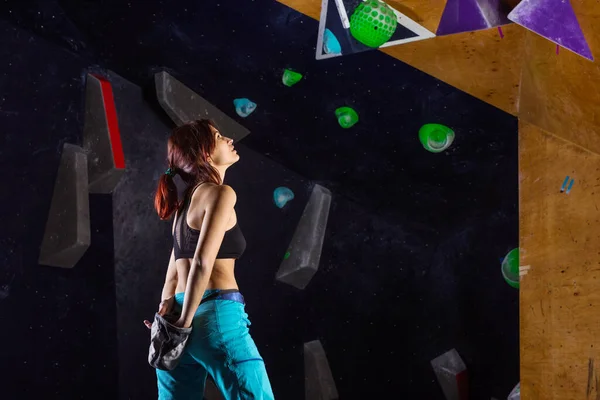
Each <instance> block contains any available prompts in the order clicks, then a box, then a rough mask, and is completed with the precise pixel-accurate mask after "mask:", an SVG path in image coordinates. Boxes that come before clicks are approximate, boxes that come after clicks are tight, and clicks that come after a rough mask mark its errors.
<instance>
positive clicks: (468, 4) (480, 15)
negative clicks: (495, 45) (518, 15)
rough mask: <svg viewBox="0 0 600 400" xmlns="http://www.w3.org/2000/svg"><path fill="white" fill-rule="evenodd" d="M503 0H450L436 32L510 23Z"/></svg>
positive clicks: (441, 32)
mask: <svg viewBox="0 0 600 400" xmlns="http://www.w3.org/2000/svg"><path fill="white" fill-rule="evenodd" d="M509 11H510V10H509V9H507V8H506V5H505V4H504V2H503V1H502V0H448V1H447V3H446V7H445V8H444V12H443V14H442V19H441V20H440V24H439V26H438V30H437V32H436V34H437V35H438V36H442V35H451V34H453V33H461V32H470V31H477V30H480V29H487V28H493V27H495V26H500V25H506V24H509V23H510V21H509V20H508V18H507V14H508V12H509Z"/></svg>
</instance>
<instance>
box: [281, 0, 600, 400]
mask: <svg viewBox="0 0 600 400" xmlns="http://www.w3.org/2000/svg"><path fill="white" fill-rule="evenodd" d="M280 1H281V2H282V3H284V4H288V5H289V6H290V7H292V8H294V9H296V10H299V11H301V12H303V13H305V14H306V15H309V16H311V17H313V18H318V16H319V14H318V10H319V7H320V4H319V1H318V0H311V1H294V0H280ZM398 3H401V4H398ZM477 3H484V2H476V1H468V0H464V1H463V0H460V1H459V0H447V1H446V2H444V1H439V2H425V3H424V2H411V1H406V2H396V1H389V2H388V4H390V5H392V6H395V7H398V10H402V12H403V13H404V14H407V15H409V16H411V18H413V19H414V20H416V21H418V22H419V23H421V24H423V26H426V27H428V28H429V29H437V32H436V33H437V34H438V36H437V37H435V38H433V39H430V40H423V41H418V42H414V43H408V44H405V45H399V46H394V47H389V48H383V49H381V51H383V52H385V53H386V54H389V55H390V56H392V57H395V58H397V59H399V60H401V61H404V62H406V63H408V64H410V65H412V66H414V67H415V68H418V69H420V70H422V71H424V72H426V73H428V74H430V75H432V76H435V77H437V78H439V79H441V80H443V81H445V82H447V83H449V84H451V85H453V86H455V87H457V88H459V89H461V90H464V91H466V92H467V93H469V94H472V95H473V96H476V97H477V98H479V99H481V100H483V101H486V102H488V103H490V104H492V105H494V106H496V107H498V108H500V109H502V110H504V111H506V112H508V113H511V114H513V115H516V116H518V117H519V119H520V120H521V124H520V149H519V157H520V166H519V171H520V172H519V176H520V198H521V203H520V204H521V209H520V215H521V227H520V232H521V233H520V236H521V239H520V244H519V246H520V249H521V263H522V264H525V265H524V266H523V271H522V274H524V275H525V274H528V275H525V276H526V278H525V282H522V285H521V378H522V382H521V384H522V385H521V386H522V388H523V393H524V398H540V399H541V398H543V399H546V398H557V399H558V398H560V399H563V398H564V399H567V398H582V397H583V396H584V395H587V396H590V395H592V394H593V395H595V393H596V392H595V391H597V388H596V386H597V373H596V372H595V367H594V360H595V357H597V350H595V349H594V344H596V347H598V342H597V340H595V339H594V338H595V337H598V325H597V324H596V323H595V319H596V318H595V317H594V316H593V315H594V314H593V310H594V309H595V307H597V306H598V298H597V296H595V294H594V293H595V292H596V291H597V290H596V286H597V285H596V284H595V283H594V282H596V281H595V271H594V269H593V268H592V267H591V265H595V264H596V263H597V262H596V261H597V259H598V257H597V254H595V252H585V251H582V249H583V248H590V249H591V248H593V243H595V241H596V240H597V229H596V228H595V224H594V223H593V221H594V220H595V217H594V215H595V214H596V213H597V207H596V206H594V204H595V198H597V196H596V193H595V190H594V189H593V187H594V185H593V184H592V182H594V180H595V177H596V176H597V175H598V174H597V172H596V171H597V162H598V161H597V159H596V156H595V155H594V154H592V153H596V154H600V145H599V144H598V143H600V141H599V140H598V138H599V132H600V126H599V122H598V118H597V116H596V114H597V110H598V107H599V106H600V97H598V96H599V95H598V90H595V89H594V88H596V87H598V85H599V84H600V68H598V65H597V62H595V61H594V57H593V54H594V53H596V55H597V54H598V52H600V30H598V29H597V27H595V21H596V20H597V18H598V17H599V16H600V5H599V4H598V3H597V2H595V1H591V0H571V1H562V2H552V1H545V0H523V1H522V2H519V1H511V2H507V4H506V6H507V7H508V10H506V11H510V10H512V12H511V13H510V14H507V13H502V15H492V17H493V18H486V23H488V24H489V27H487V29H485V28H486V26H485V24H483V25H482V24H480V25H479V26H478V25H477V24H476V23H475V21H474V20H473V19H470V20H469V19H461V16H460V12H459V8H458V6H459V5H460V6H461V7H462V9H463V10H465V9H468V8H469V7H472V6H473V5H476V4H477ZM490 4H491V2H490ZM495 4H498V3H495ZM400 7H403V8H400ZM407 9H408V10H410V11H407ZM448 12H454V13H455V14H453V15H454V16H455V18H452V19H449V20H445V19H444V18H445V16H447V15H448V14H446V13H448ZM507 19H508V21H507ZM490 21H495V23H489V22H490ZM511 22H515V23H512V24H511ZM507 23H508V24H507ZM465 27H466V28H465ZM482 28H484V29H482ZM463 30H465V31H464V32H463ZM461 32H462V33H461ZM450 33H454V34H450ZM559 45H560V46H559ZM567 49H569V50H571V51H569V50H567ZM575 160H577V161H575ZM563 175H565V176H564V177H563ZM563 179H564V181H563ZM551 182H553V183H551ZM554 182H555V183H554ZM563 182H564V183H565V186H567V185H568V186H567V187H566V188H562V190H561V186H560V184H562V183H563ZM578 182H579V185H580V186H579V187H580V190H584V191H585V194H584V193H581V194H580V196H582V198H581V199H578V200H573V198H572V197H571V198H570V197H569V196H572V193H574V192H572V191H573V190H575V189H574V188H573V187H577V185H578ZM583 185H585V186H583ZM557 196H558V197H557ZM575 210H580V211H575ZM573 213H575V214H573ZM567 227H568V228H567ZM567 230H568V231H569V235H570V236H568V237H567V236H565V237H564V239H563V238H562V235H567V233H566V231H567ZM542 254H543V255H542ZM567 254H569V255H568V256H567ZM542 259H543V261H542ZM530 260H536V262H535V263H536V264H538V267H537V271H535V272H533V269H534V268H535V267H534V265H533V264H532V263H531V262H530ZM567 260H569V261H567ZM540 263H541V264H543V265H544V267H543V269H542V268H540V267H539V264H540ZM530 264H531V265H530ZM565 264H569V268H566V267H564V265H565ZM561 265H563V266H561ZM567 273H569V274H570V275H566V274H567ZM532 274H533V276H531V275H532ZM582 281H584V282H586V284H585V285H584V289H578V286H577V285H582V283H581V282H582ZM581 296H584V297H583V298H585V300H584V299H583V298H582V297H581ZM594 342H595V343H594Z"/></svg>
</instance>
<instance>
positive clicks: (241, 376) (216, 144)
mask: <svg viewBox="0 0 600 400" xmlns="http://www.w3.org/2000/svg"><path fill="white" fill-rule="evenodd" d="M167 151H168V163H169V169H167V171H166V172H165V174H164V175H163V176H162V177H161V178H160V182H159V184H158V190H157V192H156V197H155V200H154V205H155V208H156V210H157V212H158V215H159V217H160V219H162V220H166V219H168V218H169V217H170V216H171V215H172V214H173V213H175V218H174V222H173V230H172V233H173V251H172V252H171V260H170V262H169V268H168V270H167V276H166V280H165V285H164V288H163V291H162V298H161V300H162V301H161V303H160V305H159V311H158V313H159V314H161V315H165V314H167V313H170V312H171V311H174V312H175V313H176V314H178V315H179V314H180V315H181V316H180V317H179V320H178V321H177V322H176V323H175V325H176V326H178V327H184V328H189V327H192V333H191V334H190V337H189V339H188V342H187V344H186V347H185V351H184V354H183V356H182V357H181V359H180V362H179V364H178V365H177V367H176V368H175V369H173V370H172V371H163V370H159V369H157V370H156V376H157V379H158V397H159V399H160V400H171V399H173V400H184V399H201V398H202V395H203V393H204V386H205V382H206V378H207V376H208V375H209V374H210V376H211V378H212V379H213V380H214V382H215V384H216V385H217V387H218V388H219V389H220V391H221V393H222V394H223V395H224V396H225V398H226V399H227V400H230V399H232V400H233V399H235V400H237V399H263V400H268V399H273V398H274V397H273V392H272V389H271V384H270V382H269V378H268V376H267V371H266V368H265V363H264V361H263V359H262V357H261V356H260V354H259V352H258V350H257V348H256V345H255V344H254V341H253V340H252V338H251V337H250V334H249V331H248V327H249V326H250V321H249V320H248V314H246V312H245V309H244V304H245V303H244V298H243V296H242V295H241V293H240V292H239V289H238V284H237V282H236V280H235V275H234V265H235V260H236V259H237V258H239V257H240V256H241V255H242V253H243V252H244V249H245V247H246V241H245V239H244V235H243V234H242V231H241V230H240V227H239V225H238V223H237V215H236V213H235V209H234V206H235V203H236V194H235V192H234V190H233V189H232V188H231V187H230V186H228V185H224V184H223V180H224V178H225V171H226V170H227V168H229V167H230V166H231V165H233V164H235V163H236V162H237V161H238V160H239V159H240V156H239V155H238V154H237V151H236V150H235V149H234V146H233V140H232V139H229V138H227V137H225V136H222V135H221V132H219V130H218V129H217V128H216V126H215V125H214V123H212V122H211V121H208V120H199V121H194V122H190V123H188V124H186V125H183V126H180V127H178V128H175V129H174V130H173V133H172V135H171V137H170V138H169V141H168V150H167ZM175 174H179V176H180V177H181V179H182V180H183V181H184V182H185V183H186V184H187V188H186V190H185V193H184V198H183V200H182V201H181V202H180V201H178V199H177V188H176V186H175V183H174V182H173V176H174V175H175ZM144 323H145V324H146V326H147V327H148V328H151V326H152V324H151V323H150V322H149V321H144Z"/></svg>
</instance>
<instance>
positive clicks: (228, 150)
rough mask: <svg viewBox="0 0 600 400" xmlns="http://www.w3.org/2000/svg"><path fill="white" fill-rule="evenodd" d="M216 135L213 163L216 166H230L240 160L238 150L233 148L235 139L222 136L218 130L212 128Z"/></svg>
mask: <svg viewBox="0 0 600 400" xmlns="http://www.w3.org/2000/svg"><path fill="white" fill-rule="evenodd" d="M210 130H211V131H212V132H213V134H214V135H215V143H216V145H215V149H214V150H213V152H212V154H211V155H210V158H211V161H212V163H213V164H214V165H215V166H230V165H232V164H234V163H235V162H237V161H238V160H239V159H240V156H239V155H238V153H237V150H235V149H234V147H233V139H230V138H228V137H225V136H223V135H221V132H219V131H218V130H217V129H216V128H214V127H213V126H211V127H210Z"/></svg>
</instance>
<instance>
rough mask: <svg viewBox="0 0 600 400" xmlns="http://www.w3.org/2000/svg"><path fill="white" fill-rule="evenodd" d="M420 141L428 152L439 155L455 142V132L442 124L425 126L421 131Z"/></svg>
mask: <svg viewBox="0 0 600 400" xmlns="http://www.w3.org/2000/svg"><path fill="white" fill-rule="evenodd" d="M419 140H421V143H422V144H423V147H425V149H426V150H428V151H430V152H432V153H439V152H442V151H444V150H446V149H447V148H448V147H450V145H451V144H452V142H453V141H454V131H453V130H452V129H450V128H448V127H447V126H445V125H441V124H425V125H423V126H422V127H421V129H419Z"/></svg>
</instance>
